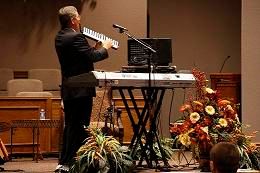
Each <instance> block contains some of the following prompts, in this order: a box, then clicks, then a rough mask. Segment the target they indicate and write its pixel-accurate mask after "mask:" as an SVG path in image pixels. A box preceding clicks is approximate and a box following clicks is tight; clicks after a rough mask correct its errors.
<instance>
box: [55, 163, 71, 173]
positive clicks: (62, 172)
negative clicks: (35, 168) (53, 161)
mask: <svg viewBox="0 0 260 173" xmlns="http://www.w3.org/2000/svg"><path fill="white" fill-rule="evenodd" d="M54 172H56V173H67V172H69V167H68V166H66V165H58V166H57V167H56V169H55V171H54Z"/></svg>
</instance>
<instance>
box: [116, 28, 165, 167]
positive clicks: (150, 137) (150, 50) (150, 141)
mask: <svg viewBox="0 0 260 173" xmlns="http://www.w3.org/2000/svg"><path fill="white" fill-rule="evenodd" d="M118 29H119V33H124V34H125V35H127V36H128V38H131V39H133V40H135V41H136V42H137V43H139V44H140V45H142V46H143V47H144V48H147V49H148V58H147V64H148V74H149V79H148V89H147V98H145V99H147V101H148V115H149V117H150V129H151V130H150V131H149V132H148V135H147V136H146V137H147V138H148V139H146V142H147V144H145V145H146V147H147V146H148V147H149V148H150V154H151V157H150V161H149V163H147V164H148V165H149V167H153V166H152V161H153V159H154V161H156V164H158V161H157V158H156V157H157V156H156V154H155V151H154V150H153V139H154V138H156V140H157V143H158V146H159V148H160V152H161V155H162V157H163V160H164V164H165V166H167V167H168V166H169V165H168V162H167V161H166V160H165V159H166V158H165V157H164V155H165V153H164V151H163V149H162V147H161V145H160V142H159V138H158V136H157V132H156V127H155V126H156V124H155V122H153V121H152V119H153V116H154V115H152V111H151V110H152V108H153V105H152V100H154V98H152V91H153V89H152V86H151V73H152V68H151V58H152V54H154V53H156V51H155V50H154V49H153V48H152V47H151V46H150V45H148V44H147V43H145V42H143V41H142V40H139V39H137V38H135V37H133V36H131V35H130V34H129V33H127V32H126V31H127V30H126V29H125V28H118ZM155 96H156V95H155ZM153 130H155V132H154V133H155V134H153ZM141 161H142V158H141ZM165 171H166V170H165Z"/></svg>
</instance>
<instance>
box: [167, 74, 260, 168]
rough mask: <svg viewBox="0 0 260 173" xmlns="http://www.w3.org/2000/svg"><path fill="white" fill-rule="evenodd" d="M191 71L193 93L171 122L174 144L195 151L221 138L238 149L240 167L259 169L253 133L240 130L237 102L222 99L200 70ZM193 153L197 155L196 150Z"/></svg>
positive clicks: (219, 140)
mask: <svg viewBox="0 0 260 173" xmlns="http://www.w3.org/2000/svg"><path fill="white" fill-rule="evenodd" d="M192 73H193V75H194V77H195V79H196V83H195V89H196V92H195V93H196V95H195V97H194V98H193V97H190V98H189V99H188V101H187V103H185V104H184V105H182V106H181V108H180V112H182V113H183V116H182V117H181V118H180V119H179V120H177V121H176V122H175V123H171V124H170V133H171V134H172V136H173V137H174V139H175V140H176V142H177V144H181V145H182V146H185V147H186V148H191V149H193V151H198V148H199V146H200V145H204V146H205V144H206V146H208V147H209V148H210V146H213V145H214V144H216V143H218V142H221V141H228V142H232V143H235V144H237V146H238V148H239V151H240V154H241V158H242V159H241V167H247V168H248V167H250V168H252V167H254V168H255V169H259V163H260V162H259V160H258V157H259V154H258V156H257V153H259V151H257V150H256V147H255V145H253V144H252V142H251V138H252V136H248V135H246V134H244V133H243V132H242V123H241V122H240V121H239V118H238V114H237V112H238V105H237V104H234V103H232V101H230V100H227V99H222V98H221V97H220V93H219V92H217V91H214V90H212V89H211V88H209V87H207V80H206V75H205V74H204V73H203V72H200V71H199V70H197V69H193V71H192ZM256 151H257V152H256ZM194 154H195V156H197V158H199V153H198V152H194Z"/></svg>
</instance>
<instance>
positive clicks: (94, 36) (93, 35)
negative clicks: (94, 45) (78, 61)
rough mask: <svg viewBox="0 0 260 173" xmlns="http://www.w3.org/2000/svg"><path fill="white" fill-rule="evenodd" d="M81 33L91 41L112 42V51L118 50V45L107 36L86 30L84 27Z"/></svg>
mask: <svg viewBox="0 0 260 173" xmlns="http://www.w3.org/2000/svg"><path fill="white" fill-rule="evenodd" d="M82 33H83V34H84V35H85V36H87V37H88V38H90V39H93V40H95V41H101V42H102V41H104V40H111V41H112V48H114V49H118V48H119V43H118V41H116V40H113V39H111V38H108V37H107V36H105V35H104V34H101V33H98V32H95V31H93V30H91V29H88V28H86V27H83V30H82Z"/></svg>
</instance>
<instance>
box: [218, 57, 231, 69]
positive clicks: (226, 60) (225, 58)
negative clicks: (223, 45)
mask: <svg viewBox="0 0 260 173" xmlns="http://www.w3.org/2000/svg"><path fill="white" fill-rule="evenodd" d="M229 58H230V56H229V55H228V56H227V57H226V58H225V60H224V62H223V64H222V66H221V69H220V71H219V73H221V72H222V70H223V67H224V65H225V64H226V61H227V60H228V59H229Z"/></svg>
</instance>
